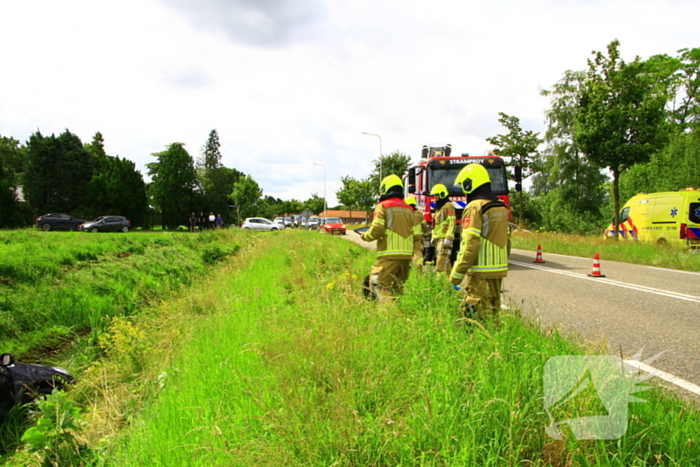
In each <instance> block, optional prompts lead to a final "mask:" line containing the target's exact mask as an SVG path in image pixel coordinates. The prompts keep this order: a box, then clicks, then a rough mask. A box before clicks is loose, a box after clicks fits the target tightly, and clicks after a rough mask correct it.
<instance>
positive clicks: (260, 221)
mask: <svg viewBox="0 0 700 467" xmlns="http://www.w3.org/2000/svg"><path fill="white" fill-rule="evenodd" d="M241 228H242V229H243V230H246V229H247V230H259V231H261V232H271V231H275V230H283V229H284V225H282V224H278V223H276V222H272V221H271V220H268V219H265V218H264V217H249V218H247V219H246V220H245V221H243V224H242V225H241Z"/></svg>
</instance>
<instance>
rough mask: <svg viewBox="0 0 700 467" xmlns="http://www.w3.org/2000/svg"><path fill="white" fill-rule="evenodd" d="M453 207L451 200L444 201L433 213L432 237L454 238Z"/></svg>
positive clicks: (454, 218)
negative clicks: (433, 226) (433, 227)
mask: <svg viewBox="0 0 700 467" xmlns="http://www.w3.org/2000/svg"><path fill="white" fill-rule="evenodd" d="M456 221H457V217H456V216H455V207H454V205H453V204H452V201H448V202H446V203H445V204H444V205H443V206H442V207H441V208H440V210H439V211H438V212H436V213H435V230H433V238H435V239H438V238H449V239H450V240H454V238H455V222H456Z"/></svg>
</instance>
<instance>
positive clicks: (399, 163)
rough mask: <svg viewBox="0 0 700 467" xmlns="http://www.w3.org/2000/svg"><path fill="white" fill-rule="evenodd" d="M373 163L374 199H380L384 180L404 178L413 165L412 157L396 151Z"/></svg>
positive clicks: (372, 183) (371, 184)
mask: <svg viewBox="0 0 700 467" xmlns="http://www.w3.org/2000/svg"><path fill="white" fill-rule="evenodd" d="M372 162H373V163H374V169H373V170H372V173H371V174H370V175H369V179H368V180H369V186H370V187H371V193H372V195H373V196H374V199H379V184H380V183H381V181H382V179H384V178H385V177H388V176H389V175H398V176H399V178H401V177H403V174H404V173H405V172H406V171H407V170H408V166H409V165H410V164H411V156H409V155H407V154H405V153H404V152H402V151H399V150H396V151H393V152H392V153H390V154H389V155H386V156H384V155H383V156H381V157H380V158H379V159H377V160H374V161H372ZM380 174H381V178H380ZM339 201H340V200H339ZM341 202H342V201H341ZM343 204H345V203H343Z"/></svg>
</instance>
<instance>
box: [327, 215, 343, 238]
mask: <svg viewBox="0 0 700 467" xmlns="http://www.w3.org/2000/svg"><path fill="white" fill-rule="evenodd" d="M321 232H326V233H329V234H339V235H345V233H346V232H345V224H344V223H343V221H342V219H340V218H339V217H326V218H325V219H324V220H323V223H322V224H321Z"/></svg>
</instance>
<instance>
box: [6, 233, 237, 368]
mask: <svg viewBox="0 0 700 467" xmlns="http://www.w3.org/2000/svg"><path fill="white" fill-rule="evenodd" d="M238 247H239V245H238V244H236V243H234V242H233V241H232V240H231V235H230V234H228V235H227V234H226V233H224V232H221V233H219V232H206V233H203V234H198V235H188V234H176V233H167V234H166V233H139V234H94V235H92V234H85V233H82V232H39V231H30V230H22V231H6V232H0V258H2V259H1V260H0V339H2V341H3V351H6V352H13V353H15V354H16V355H17V356H18V357H19V358H34V357H32V355H33V354H35V353H37V352H35V351H38V354H39V355H40V354H42V353H45V350H46V349H50V348H52V347H56V346H60V345H62V344H65V342H66V340H72V339H75V338H77V337H78V336H81V335H85V334H89V333H91V332H93V331H95V330H97V331H99V330H100V329H101V328H102V327H104V326H105V325H106V324H108V323H109V320H110V318H111V317H113V316H129V315H132V314H135V313H138V311H139V310H141V309H143V308H146V307H149V306H152V305H154V304H157V303H158V302H159V301H160V300H161V299H162V298H164V297H166V296H168V295H169V294H171V293H172V292H174V291H176V290H179V289H181V288H182V287H185V286H187V285H188V284H191V283H192V282H193V280H195V279H197V278H198V277H201V276H202V275H204V274H205V271H206V269H207V268H208V266H210V265H212V264H214V263H216V262H218V261H220V260H221V259H222V258H224V257H225V256H227V255H231V254H234V253H235V252H236V250H237V249H238ZM42 349H43V350H42Z"/></svg>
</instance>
